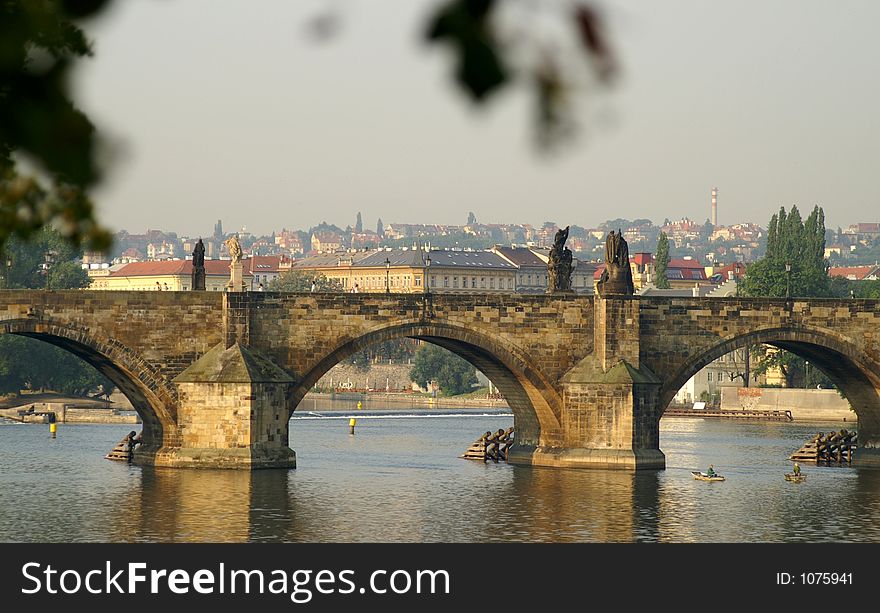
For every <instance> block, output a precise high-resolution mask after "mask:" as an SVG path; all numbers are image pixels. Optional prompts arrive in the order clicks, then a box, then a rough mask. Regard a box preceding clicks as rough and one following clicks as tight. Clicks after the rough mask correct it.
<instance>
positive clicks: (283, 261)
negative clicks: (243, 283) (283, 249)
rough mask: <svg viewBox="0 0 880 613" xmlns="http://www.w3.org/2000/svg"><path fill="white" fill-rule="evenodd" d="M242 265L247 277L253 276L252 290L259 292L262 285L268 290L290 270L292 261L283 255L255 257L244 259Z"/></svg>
mask: <svg viewBox="0 0 880 613" xmlns="http://www.w3.org/2000/svg"><path fill="white" fill-rule="evenodd" d="M241 263H242V271H243V272H244V273H245V275H250V276H251V289H252V290H257V289H259V287H260V284H262V285H263V287H264V288H268V287H269V284H270V283H271V282H272V281H274V280H275V279H277V278H279V277H280V276H281V273H282V272H283V271H285V270H289V269H290V264H291V259H290V258H288V257H286V256H283V255H254V256H251V257H249V258H245V259H243V260H242V261H241ZM206 264H207V262H206ZM245 279H247V276H245Z"/></svg>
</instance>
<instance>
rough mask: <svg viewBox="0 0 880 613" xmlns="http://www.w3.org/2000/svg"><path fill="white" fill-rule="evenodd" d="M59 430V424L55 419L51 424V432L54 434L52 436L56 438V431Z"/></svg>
mask: <svg viewBox="0 0 880 613" xmlns="http://www.w3.org/2000/svg"><path fill="white" fill-rule="evenodd" d="M56 430H58V424H56V423H55V422H54V421H53V422H52V423H50V424H49V434H51V435H52V438H55V431H56Z"/></svg>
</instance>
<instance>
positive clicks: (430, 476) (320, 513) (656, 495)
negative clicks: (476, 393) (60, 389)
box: [0, 409, 880, 542]
mask: <svg viewBox="0 0 880 613" xmlns="http://www.w3.org/2000/svg"><path fill="white" fill-rule="evenodd" d="M349 416H350V414H349V413H346V412H341V413H326V412H318V413H315V412H308V411H303V412H301V413H300V412H298V413H297V416H296V417H294V419H293V420H292V421H291V430H290V431H291V447H293V449H295V450H296V452H297V462H298V468H297V469H296V470H291V471H279V470H272V471H258V472H254V473H249V472H245V471H215V470H182V469H178V470H173V469H152V468H146V467H143V468H142V467H138V466H130V465H128V464H125V463H119V462H111V461H108V460H105V459H104V458H103V456H104V454H105V453H107V452H108V451H109V450H110V449H111V448H112V447H113V445H114V444H115V443H116V442H117V441H119V440H120V439H121V438H122V437H123V436H125V434H126V433H127V432H128V431H129V430H130V429H131V426H129V425H119V426H115V425H66V424H60V425H59V427H58V438H57V439H55V440H52V439H50V437H49V427H48V425H45V424H39V425H24V424H15V423H12V422H2V423H0V517H2V521H0V541H3V542H35V541H39V542H79V541H97V542H239V541H256V542H264V541H265V542H268V541H280V542H291V541H299V542H364V541H366V542H502V541H503V542H531V541H542V542H566V541H571V542H628V541H640V542H657V541H660V542H795V541H806V542H828V541H835V542H880V470H867V469H862V470H859V469H855V468H849V467H845V468H837V467H823V468H817V467H812V466H805V467H804V473H805V474H806V475H807V480H806V482H805V483H801V484H794V483H789V482H787V481H785V480H784V479H783V473H785V472H787V471H789V470H790V468H791V463H790V462H788V461H787V457H788V456H789V454H790V453H791V452H792V451H794V450H796V449H797V448H798V447H800V446H801V445H802V444H803V442H804V441H805V440H807V439H808V438H809V437H810V436H812V435H813V434H815V433H816V432H819V431H828V430H830V429H839V428H840V427H841V424H813V423H755V422H736V421H716V420H711V419H686V418H666V419H664V420H662V421H661V433H660V442H661V448H662V449H663V451H664V452H665V453H666V460H667V469H666V470H664V471H650V472H640V473H637V474H632V473H627V472H617V471H593V470H571V469H549V468H529V467H516V466H508V465H506V464H503V463H501V464H493V463H491V462H490V463H487V464H483V463H480V462H474V461H468V460H463V459H460V458H459V457H458V456H459V454H461V453H462V452H463V451H464V450H465V449H466V448H467V447H468V445H469V444H470V443H472V442H473V441H474V440H475V439H476V438H477V437H478V436H479V435H480V434H481V433H482V432H485V431H486V430H497V429H498V428H507V427H509V426H510V425H512V423H513V417H512V416H511V415H510V414H508V413H506V412H504V411H493V410H487V411H477V412H474V411H472V410H471V411H455V410H446V411H438V410H436V409H435V410H412V411H410V410H406V411H401V410H398V411H370V412H367V411H363V412H360V413H358V414H357V417H358V425H357V429H356V434H355V435H354V436H351V435H349V433H348V418H349ZM710 463H712V464H714V466H715V469H716V471H718V472H720V473H721V474H723V475H725V476H726V477H727V481H725V482H723V483H707V482H702V481H695V480H694V479H693V478H692V476H691V470H705V469H706V467H707V466H708V465H709V464H710Z"/></svg>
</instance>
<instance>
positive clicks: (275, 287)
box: [266, 270, 342, 292]
mask: <svg viewBox="0 0 880 613" xmlns="http://www.w3.org/2000/svg"><path fill="white" fill-rule="evenodd" d="M312 283H314V284H315V291H318V292H338V291H342V285H341V284H340V283H339V282H338V281H336V280H335V279H328V278H327V277H325V276H324V275H322V274H321V273H313V272H306V271H302V270H288V271H287V272H285V273H282V274H281V276H280V277H278V278H277V279H273V280H272V281H270V282H269V287H267V288H266V289H267V290H269V291H270V292H310V291H311V290H312Z"/></svg>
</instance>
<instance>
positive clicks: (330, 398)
mask: <svg viewBox="0 0 880 613" xmlns="http://www.w3.org/2000/svg"><path fill="white" fill-rule="evenodd" d="M358 402H360V403H361V408H363V409H415V408H423V409H431V408H438V409H439V408H444V409H458V408H462V409H466V408H475V409H476V408H493V409H508V408H510V407H509V406H508V404H507V402H506V401H505V400H503V399H500V398H485V397H483V398H481V397H474V396H472V395H469V394H464V395H461V396H449V397H442V396H441V397H438V398H432V397H430V396H423V395H421V394H407V393H393V392H390V393H389V392H342V393H340V392H337V393H323V392H309V393H308V394H306V395H305V398H303V400H302V402H300V404H299V407H298V408H299V409H306V410H330V409H356V408H357V404H358Z"/></svg>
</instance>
